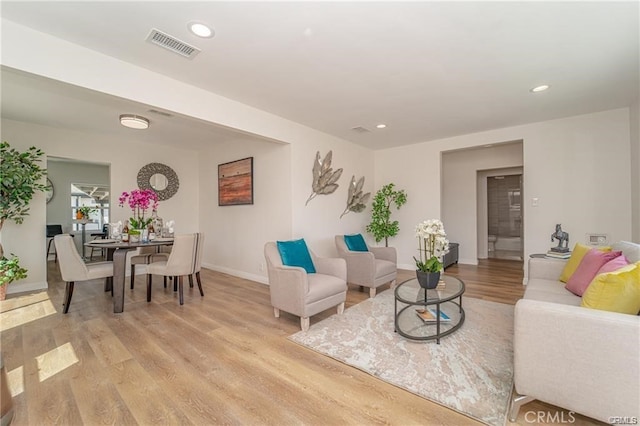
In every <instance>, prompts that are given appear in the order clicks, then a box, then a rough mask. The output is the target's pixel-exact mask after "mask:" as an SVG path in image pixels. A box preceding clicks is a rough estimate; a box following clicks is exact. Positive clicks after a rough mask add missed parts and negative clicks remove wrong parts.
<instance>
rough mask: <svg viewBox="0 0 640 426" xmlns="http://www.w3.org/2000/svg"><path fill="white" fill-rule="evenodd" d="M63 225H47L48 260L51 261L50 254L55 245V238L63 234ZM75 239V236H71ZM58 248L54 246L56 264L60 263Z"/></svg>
mask: <svg viewBox="0 0 640 426" xmlns="http://www.w3.org/2000/svg"><path fill="white" fill-rule="evenodd" d="M63 233H64V232H62V225H47V238H48V239H49V242H48V243H47V260H48V259H49V252H50V251H51V244H52V243H53V237H55V236H56V235H60V234H63ZM71 236H72V237H73V235H71ZM55 248H56V246H53V249H54V253H53V254H54V258H53V259H54V262H55V263H57V262H58V253H57V252H56V251H55Z"/></svg>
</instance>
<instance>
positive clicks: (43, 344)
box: [0, 260, 598, 425]
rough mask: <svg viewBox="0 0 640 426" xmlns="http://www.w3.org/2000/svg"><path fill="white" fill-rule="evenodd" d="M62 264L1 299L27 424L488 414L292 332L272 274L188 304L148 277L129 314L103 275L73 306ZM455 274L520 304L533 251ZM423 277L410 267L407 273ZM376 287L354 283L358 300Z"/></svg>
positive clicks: (406, 420)
mask: <svg viewBox="0 0 640 426" xmlns="http://www.w3.org/2000/svg"><path fill="white" fill-rule="evenodd" d="M48 266H49V268H48V280H49V286H50V288H49V291H48V292H41V293H35V294H31V295H24V296H20V297H13V298H10V299H8V300H7V301H5V302H2V303H1V304H0V307H1V308H2V317H1V318H2V324H1V330H2V332H1V343H2V353H3V357H4V364H5V367H6V370H7V371H8V372H9V382H10V384H11V388H12V392H13V393H14V407H15V410H16V416H15V419H14V424H15V425H49V424H61V425H80V424H86V425H97V424H123V425H124V424H127V425H128V424H141V425H159V424H196V425H213V424H216V425H217V424H239V425H290V424H295V425H369V424H393V425H433V424H437V425H463V424H478V423H477V422H475V421H473V420H471V419H469V418H467V417H465V416H463V415H460V414H458V413H455V412H454V411H451V410H449V409H447V408H444V407H442V406H440V405H437V404H434V403H431V402H429V401H427V400H425V399H422V398H420V397H418V396H416V395H413V394H411V393H409V392H407V391H405V390H402V389H399V388H396V387H394V386H392V385H389V384H386V383H384V382H382V381H380V380H378V379H375V378H374V377H372V376H369V375H368V374H366V373H363V372H361V371H359V370H357V369H355V368H352V367H349V366H347V365H344V364H342V363H340V362H337V361H335V360H333V359H330V358H328V357H325V356H322V355H319V354H317V353H315V352H313V351H310V350H308V349H305V348H303V347H301V346H298V345H296V344H294V343H291V342H290V341H288V340H287V339H286V337H287V336H289V335H291V334H293V333H295V332H297V331H298V330H299V319H298V318H297V317H294V316H292V315H289V314H287V313H285V312H282V314H281V317H280V318H279V319H276V318H274V317H273V311H272V308H271V306H270V303H269V289H268V287H267V286H265V285H262V284H259V283H255V282H252V281H248V280H244V279H240V278H236V277H232V276H229V275H225V274H222V273H217V272H213V271H210V270H203V271H202V278H203V287H204V292H205V297H204V298H201V297H200V295H199V294H198V291H197V287H196V289H195V290H193V289H189V287H188V286H186V290H185V303H184V305H183V306H180V305H179V304H178V300H177V297H176V295H175V294H174V293H173V291H172V290H171V289H166V290H165V289H163V288H162V283H161V281H162V280H161V279H160V278H156V280H155V284H156V285H155V287H154V291H153V301H152V302H151V303H147V302H146V293H145V285H144V279H143V276H139V277H138V279H137V281H136V288H135V290H129V289H127V290H126V295H125V312H124V313H123V314H117V315H116V314H113V305H112V301H111V296H110V295H109V294H108V293H103V291H102V281H101V280H99V281H95V282H91V283H87V284H77V285H76V289H75V292H74V296H73V300H72V303H71V307H70V310H69V314H67V315H62V314H61V313H60V312H61V308H62V296H63V294H64V283H62V282H61V281H60V275H59V273H58V271H57V267H56V265H55V264H54V263H53V262H49V265H48ZM446 273H447V274H455V275H458V276H460V277H461V278H462V279H463V280H464V281H465V282H466V284H467V292H466V296H467V297H476V298H483V299H487V300H493V301H498V302H503V303H515V301H517V300H518V299H519V298H520V297H521V296H522V293H523V288H522V266H521V263H519V262H513V261H502V260H490V261H482V262H481V263H480V265H478V266H468V265H460V266H458V265H454V266H452V267H450V268H449V269H447V271H446ZM414 274H415V272H413V271H411V272H410V271H401V273H400V277H399V282H400V281H402V280H403V279H406V278H409V277H412V276H413V275H414ZM386 288H387V287H383V289H384V290H386ZM367 295H368V293H365V292H360V291H359V289H358V288H356V287H350V290H349V292H348V298H347V307H349V306H352V305H354V304H357V303H358V302H360V301H362V300H365V299H366V298H367ZM333 313H334V310H331V311H327V312H325V313H323V314H320V315H317V316H315V317H313V318H311V324H312V325H313V324H314V323H316V322H318V321H320V320H321V319H323V318H326V317H328V316H329V315H332V314H333ZM443 344H446V339H444V340H443ZM527 411H535V412H536V413H537V412H538V411H543V412H545V413H546V412H549V413H556V412H557V411H558V409H557V408H556V407H552V406H549V405H546V404H541V403H537V402H533V403H530V404H527V405H526V406H524V408H523V410H522V411H521V413H520V417H519V419H518V424H521V425H526V424H529V423H531V422H528V421H527V420H526V419H525V417H524V416H525V413H526V412H527ZM529 416H530V418H533V416H532V415H531V414H529ZM564 416H565V417H564V418H565V419H566V418H567V416H568V414H567V413H566V412H565V414H564ZM558 418H559V417H558ZM576 423H577V424H598V423H597V422H595V421H592V420H590V419H586V418H583V417H578V419H577V422H576Z"/></svg>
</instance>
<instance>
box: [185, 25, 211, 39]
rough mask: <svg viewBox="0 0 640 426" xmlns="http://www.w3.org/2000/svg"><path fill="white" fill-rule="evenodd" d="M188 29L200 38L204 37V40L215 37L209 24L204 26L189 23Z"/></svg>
mask: <svg viewBox="0 0 640 426" xmlns="http://www.w3.org/2000/svg"><path fill="white" fill-rule="evenodd" d="M187 27H188V28H189V31H191V32H192V33H194V34H195V35H197V36H198V37H202V38H211V37H213V30H212V29H211V28H210V27H209V26H208V25H207V24H203V23H202V22H196V21H193V22H189V24H188V25H187Z"/></svg>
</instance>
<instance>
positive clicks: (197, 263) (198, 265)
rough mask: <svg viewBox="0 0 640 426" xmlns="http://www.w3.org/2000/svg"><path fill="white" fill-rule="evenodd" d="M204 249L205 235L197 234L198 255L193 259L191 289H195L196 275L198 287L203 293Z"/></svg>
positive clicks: (190, 276) (190, 277) (190, 279)
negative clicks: (194, 280)
mask: <svg viewBox="0 0 640 426" xmlns="http://www.w3.org/2000/svg"><path fill="white" fill-rule="evenodd" d="M203 248H204V233H203V232H198V233H197V234H196V254H195V257H194V259H193V271H191V274H190V275H189V287H193V276H194V275H195V277H196V281H197V282H198V287H200V291H201V292H202V281H201V280H200V271H201V270H202V249H203Z"/></svg>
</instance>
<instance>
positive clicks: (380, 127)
mask: <svg viewBox="0 0 640 426" xmlns="http://www.w3.org/2000/svg"><path fill="white" fill-rule="evenodd" d="M376 127H377V128H378V129H384V128H385V127H387V125H386V124H382V123H380V124H378V125H377V126H376Z"/></svg>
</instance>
